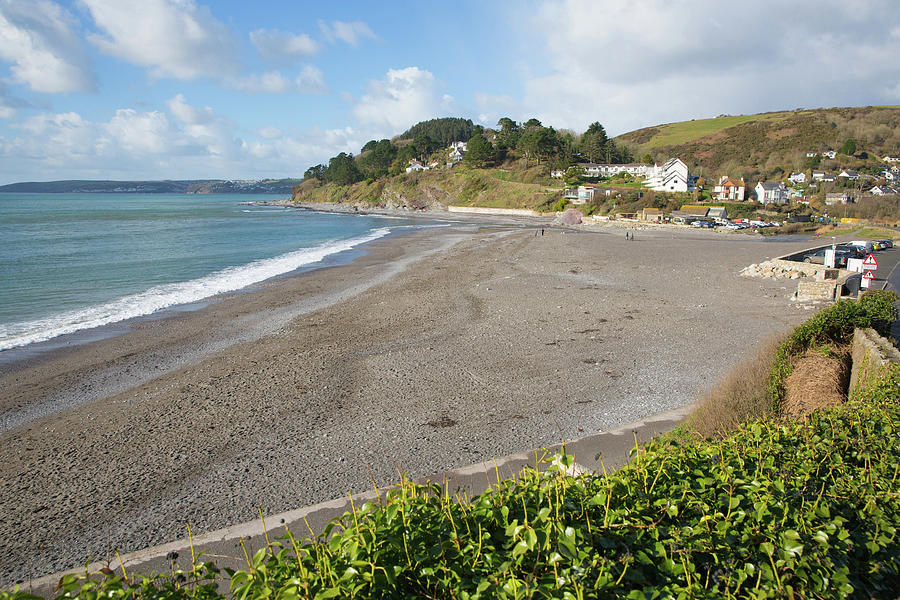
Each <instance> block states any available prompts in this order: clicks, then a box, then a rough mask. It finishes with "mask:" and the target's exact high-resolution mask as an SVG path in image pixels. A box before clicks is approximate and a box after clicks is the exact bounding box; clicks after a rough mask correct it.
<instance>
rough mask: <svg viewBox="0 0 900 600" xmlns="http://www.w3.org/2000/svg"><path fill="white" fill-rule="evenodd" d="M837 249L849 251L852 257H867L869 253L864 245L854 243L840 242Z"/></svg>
mask: <svg viewBox="0 0 900 600" xmlns="http://www.w3.org/2000/svg"><path fill="white" fill-rule="evenodd" d="M837 249H838V250H842V251H844V252H847V253H848V254H849V255H850V258H865V257H867V256H868V255H869V253H868V252H867V251H866V250H865V249H864V248H863V247H862V246H854V245H853V244H838V245H837Z"/></svg>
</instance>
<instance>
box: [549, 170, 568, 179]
mask: <svg viewBox="0 0 900 600" xmlns="http://www.w3.org/2000/svg"><path fill="white" fill-rule="evenodd" d="M565 174H566V172H565V171H563V170H562V169H553V170H552V171H550V177H553V178H554V179H562V178H563V175H565Z"/></svg>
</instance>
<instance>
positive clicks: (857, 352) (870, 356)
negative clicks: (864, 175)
mask: <svg viewBox="0 0 900 600" xmlns="http://www.w3.org/2000/svg"><path fill="white" fill-rule="evenodd" d="M850 352H851V354H850V356H851V358H852V359H853V366H852V367H851V369H850V393H851V395H852V394H853V392H854V391H855V390H856V389H857V388H858V387H864V386H866V385H867V384H868V383H869V382H870V381H872V380H874V379H877V378H878V377H879V376H881V374H882V373H883V372H884V370H885V367H886V366H887V365H889V364H890V363H892V362H895V363H900V351H898V350H897V349H896V348H895V347H894V346H893V345H892V344H891V343H890V342H889V341H888V340H886V339H885V338H883V337H881V336H880V335H878V334H877V333H876V332H875V330H874V329H857V330H855V331H854V332H853V346H852V348H851V351H850Z"/></svg>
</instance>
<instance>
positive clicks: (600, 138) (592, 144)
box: [580, 121, 610, 162]
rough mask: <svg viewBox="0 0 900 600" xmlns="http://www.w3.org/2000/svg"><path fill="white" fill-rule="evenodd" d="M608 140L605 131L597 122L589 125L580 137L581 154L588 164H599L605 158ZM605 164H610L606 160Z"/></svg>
mask: <svg viewBox="0 0 900 600" xmlns="http://www.w3.org/2000/svg"><path fill="white" fill-rule="evenodd" d="M608 144H609V138H608V137H607V135H606V129H604V128H603V125H601V124H600V123H599V122H598V121H594V122H593V123H591V124H590V125H589V126H588V128H587V131H585V132H584V135H582V136H581V148H580V150H581V153H582V154H584V155H585V156H586V157H587V159H588V161H589V162H599V161H601V160H603V159H604V158H608V157H607V154H608V152H607V150H608ZM607 162H610V161H609V160H607Z"/></svg>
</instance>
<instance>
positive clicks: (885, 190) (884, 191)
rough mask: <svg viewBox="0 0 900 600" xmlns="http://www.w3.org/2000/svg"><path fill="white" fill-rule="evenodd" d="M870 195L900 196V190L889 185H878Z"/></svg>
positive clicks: (870, 191)
mask: <svg viewBox="0 0 900 600" xmlns="http://www.w3.org/2000/svg"><path fill="white" fill-rule="evenodd" d="M869 193H870V194H872V195H873V196H887V195H889V194H900V190H897V188H895V187H892V186H889V185H876V186H875V187H873V188H872V189H871V190H869Z"/></svg>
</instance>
